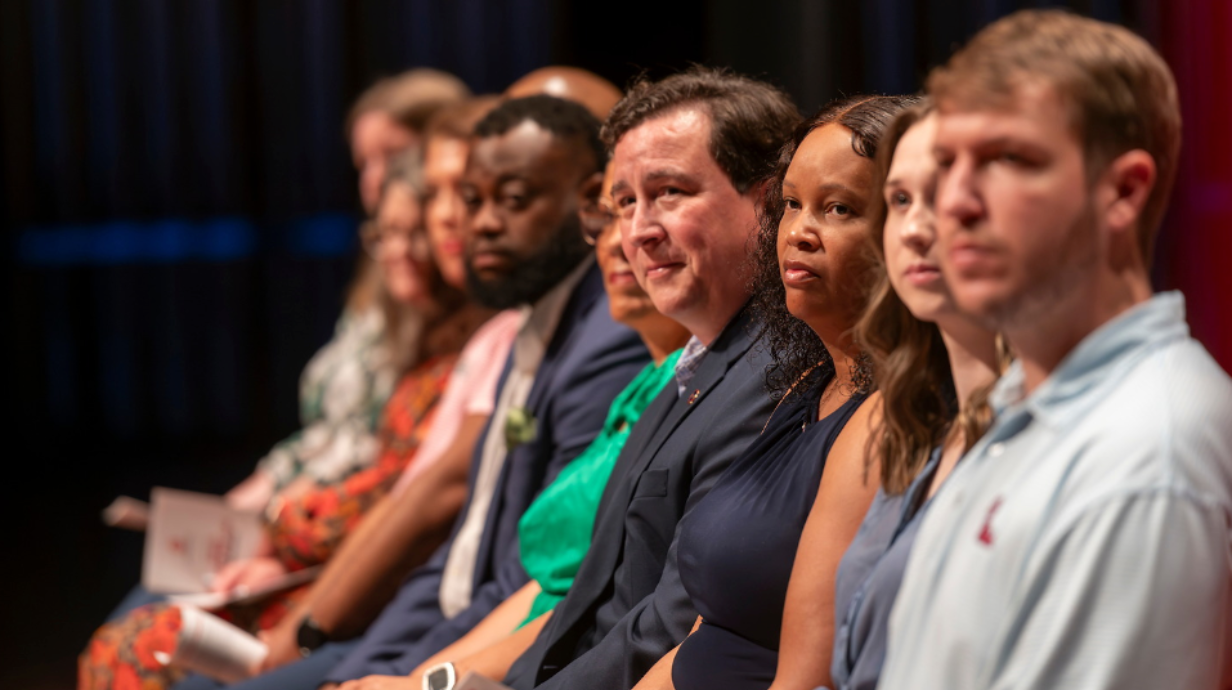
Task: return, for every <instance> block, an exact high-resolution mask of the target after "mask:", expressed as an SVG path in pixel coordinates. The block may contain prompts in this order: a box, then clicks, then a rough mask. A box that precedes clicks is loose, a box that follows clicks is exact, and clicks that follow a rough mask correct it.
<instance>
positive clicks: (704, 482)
mask: <svg viewBox="0 0 1232 690" xmlns="http://www.w3.org/2000/svg"><path fill="white" fill-rule="evenodd" d="M747 312H748V309H747V307H746V309H745V310H744V311H742V312H741V313H740V314H738V315H737V316H736V318H734V319H733V320H732V322H731V323H729V324H728V325H727V328H726V329H724V331H723V333H722V334H721V335H720V336H719V337H718V338H717V339H715V342H714V343H713V344H712V345H711V347H710V351H709V352H708V353H707V354H706V357H705V359H703V360H702V363H701V366H700V367H699V368H698V370H697V372H696V373H695V374H694V376H693V379H692V380H691V381H690V382H689V386H688V390H686V391H685V394H684V395H683V396H681V395H678V394H677V387H676V386H674V385H668V386H667V387H666V388H665V389H664V390H663V392H662V393H661V394H660V395H659V396H658V397H657V398H655V400H654V401H653V402H652V403H651V404H650V406H649V407H647V409H646V411H645V412H644V413H643V414H642V416H641V418H640V419H639V420H638V422H637V425H636V426H634V427H633V431H632V432H631V433H630V436H629V440H628V441H627V442H626V443H625V447H624V449H623V450H622V451H621V454H620V457H619V458H618V459H617V461H616V466H615V468H614V469H613V471H612V477H611V479H610V480H609V482H608V485H607V488H606V490H605V491H604V494H603V499H602V501H601V503H600V505H599V512H598V515H597V516H596V519H595V531H594V539H593V541H592V545H591V548H590V551H589V552H588V553H587V555H586V558H585V560H584V561H583V562H582V565H581V568H580V569H579V571H578V574H577V577H576V578H575V579H574V582H573V587H572V588H571V589H570V590H569V594H568V595H567V596H566V597H565V599H564V600H563V601H561V602H560V603H559V604H557V605H556V609H555V610H554V611H553V613H552V617H551V618H550V619H549V620H548V622H547V624H546V625H545V626H544V629H543V630H542V631H541V632H540V634H539V637H538V638H537V639H536V640H535V643H534V644H533V645H532V646H531V648H530V649H529V650H528V651H527V652H526V653H525V654H524V655H522V657H521V658H519V659H518V660H517V662H515V664H514V666H513V668H512V669H511V670H510V673H509V676H508V677H507V678H506V679H505V683H506V684H508V685H511V686H512V687H514V688H516V689H518V690H529V688H532V687H536V686H542V687H551V688H587V690H594V689H607V688H611V689H612V690H628V688H631V687H633V685H634V684H636V683H637V681H638V680H639V679H640V678H641V677H642V676H643V675H645V673H646V671H648V670H649V669H650V667H651V666H652V665H654V663H655V662H656V661H658V660H659V658H660V657H662V656H663V655H664V654H666V653H667V652H668V651H669V650H671V648H672V647H675V646H676V645H677V644H679V643H680V641H681V640H683V639H684V638H685V636H686V635H688V633H689V630H690V629H691V628H692V626H693V622H694V620H696V618H697V612H696V610H695V609H694V608H693V604H692V603H691V602H690V600H689V595H688V593H687V592H685V590H684V586H683V585H682V584H681V582H680V573H679V571H678V570H677V566H676V526H677V524H678V523H679V522H680V520H681V518H682V517H683V516H684V515H685V514H686V513H687V512H688V511H689V510H691V509H692V508H693V506H694V505H696V504H697V502H698V501H699V500H701V498H702V497H703V496H705V495H706V493H707V492H709V491H710V489H711V487H713V486H714V483H715V481H716V480H717V479H718V477H719V475H721V474H722V473H723V471H724V470H725V469H726V468H727V466H728V465H729V464H730V463H731V462H732V460H734V459H735V458H737V457H739V456H740V454H741V453H743V452H744V449H745V447H746V446H748V445H749V443H750V442H751V441H752V440H753V439H754V438H756V437H757V435H758V434H759V433H760V432H761V429H762V427H763V426H764V425H765V422H766V420H767V419H768V418H769V416H770V412H771V411H772V410H773V407H774V406H773V402H772V401H771V399H770V396H769V395H768V394H767V392H766V388H765V370H766V366H767V364H768V363H769V357H768V356H767V355H766V354H765V353H764V352H763V351H761V349H760V348H756V347H754V346H753V331H754V330H755V329H756V327H757V326H756V324H755V323H753V322H752V321H751V319H750V317H749V314H748V313H747Z"/></svg>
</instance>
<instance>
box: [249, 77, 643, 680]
mask: <svg viewBox="0 0 1232 690" xmlns="http://www.w3.org/2000/svg"><path fill="white" fill-rule="evenodd" d="M598 127H599V123H598V121H597V120H595V119H594V116H592V115H590V114H589V113H588V112H587V111H586V110H585V109H584V108H582V107H581V106H579V105H577V104H575V103H572V102H568V101H563V100H561V99H557V98H552V97H550V96H532V97H528V98H522V99H515V100H512V101H507V102H506V103H504V104H502V105H501V106H499V107H497V108H496V109H495V110H493V111H492V112H491V113H489V114H488V116H487V117H485V118H484V119H483V120H482V121H480V123H479V124H478V125H477V126H476V129H475V133H476V134H475V140H474V142H473V143H472V149H471V154H470V158H469V160H468V164H467V172H466V177H465V179H464V185H463V187H464V191H463V194H464V196H465V197H466V203H467V207H468V216H469V223H470V226H471V228H470V237H469V239H468V247H467V260H468V261H467V262H468V273H469V275H468V279H469V282H470V284H471V288H472V290H473V292H474V294H476V295H477V296H478V297H479V298H481V299H482V300H483V301H484V302H485V303H489V304H491V306H493V307H497V308H505V307H510V306H514V305H517V304H522V305H529V315H528V324H530V325H528V327H525V328H524V329H523V330H522V331H519V335H518V340H517V341H515V345H514V350H515V351H516V350H518V348H519V347H520V346H524V345H525V344H527V343H530V342H531V341H535V340H537V341H538V345H537V346H542V347H543V348H544V350H543V356H542V360H541V362H540V363H539V365H538V369H537V370H536V371H535V373H534V380H533V383H532V384H531V386H530V391H529V394H528V395H527V398H526V402H525V405H520V407H524V408H525V409H526V410H527V411H528V412H529V413H530V417H531V418H532V419H533V420H534V421H533V426H532V428H533V432H531V433H529V434H527V437H528V438H524V439H517V440H511V441H510V443H511V444H513V445H512V447H511V448H509V449H508V452H507V454H506V455H505V458H504V462H503V464H502V466H501V469H500V472H499V475H498V478H497V481H496V486H495V491H494V492H493V494H492V498H491V502H490V504H489V507H488V509H487V511H486V515H480V518H481V521H482V524H483V530H482V534H481V537H480V539H479V547H478V551H477V553H476V554H475V563H474V567H473V570H472V571H471V580H470V585H471V586H470V597H469V602H470V603H469V606H467V607H466V608H464V609H462V610H461V612H459V613H456V615H454V616H452V617H446V615H445V613H444V612H443V611H442V605H441V583H442V576H443V574H444V572H445V569H446V564H447V563H448V561H449V558H450V552H451V548H452V547H453V545H454V542H455V540H456V539H457V534H458V529H459V527H460V526H461V524H462V523H463V521H464V520H465V519H466V515H467V513H468V509H470V508H471V503H472V502H473V501H474V499H475V494H474V485H473V484H472V487H471V494H470V496H468V499H467V505H466V506H465V507H464V508H463V511H462V515H461V516H460V517H459V519H458V523H457V524H455V528H454V535H453V536H451V537H450V539H449V541H447V542H446V543H445V544H444V545H443V546H442V547H441V548H440V549H439V550H438V551H437V553H436V554H435V555H434V556H433V557H432V559H431V560H430V561H429V562H428V563H427V564H426V565H425V566H424V567H423V568H420V569H419V570H417V571H415V572H414V573H413V574H412V575H411V576H410V577H409V578H408V579H407V581H406V582H405V583H404V584H403V586H402V588H401V589H400V590H399V592H398V594H397V596H396V597H395V598H394V600H393V601H392V602H391V603H390V604H389V605H388V606H387V607H386V608H385V610H384V611H383V612H382V613H381V615H380V617H378V618H377V620H376V621H375V622H374V623H373V624H372V626H371V627H370V628H369V629H368V632H367V633H366V634H365V635H364V637H363V639H362V640H361V641H360V642H359V643H358V645H355V644H353V643H352V644H347V643H343V644H326V645H325V646H323V647H321V648H320V649H318V650H316V651H315V652H314V653H313V654H312V655H311V656H309V657H308V658H306V659H305V660H304V661H301V662H297V663H295V664H291V665H289V666H286V667H283V668H280V669H276V670H274V671H272V672H270V673H268V674H266V675H264V676H261V677H258V678H255V679H253V680H251V681H248V682H246V683H243V684H241V685H239V686H234V687H239V688H245V689H248V690H257V689H265V688H269V689H273V688H279V689H283V688H291V689H301V688H302V689H303V690H311V689H315V688H317V687H318V686H319V685H321V684H322V683H337V682H342V681H345V680H350V679H354V678H360V677H363V676H367V675H372V674H386V675H405V674H406V673H409V672H410V671H411V670H412V669H413V668H414V667H415V666H417V665H418V664H419V663H420V662H422V661H423V660H424V659H426V658H427V657H428V656H430V655H431V654H433V653H435V652H437V651H439V650H440V649H441V648H443V647H445V646H446V645H448V644H449V643H451V642H453V641H454V640H456V639H458V638H459V637H461V636H462V635H463V634H465V633H466V632H467V631H468V630H470V628H471V627H472V626H473V625H474V624H475V623H477V622H478V621H479V620H481V619H482V618H483V617H484V616H486V615H487V614H488V613H489V612H490V611H491V610H492V609H493V608H495V607H496V605H497V604H499V603H500V602H501V601H503V600H504V599H505V598H506V597H508V596H509V595H511V594H512V593H513V592H515V591H517V590H518V589H519V588H520V587H521V586H522V585H524V584H525V583H526V581H527V579H528V578H527V575H526V573H525V572H523V571H522V569H521V566H520V563H519V559H518V543H517V523H518V519H519V518H520V517H521V515H522V512H523V511H525V509H526V507H527V506H528V505H529V504H530V502H531V500H532V499H533V498H534V496H535V495H536V494H538V493H539V491H540V490H542V488H543V487H544V486H546V485H547V484H548V483H549V482H550V481H551V480H552V479H553V478H554V477H555V475H556V474H557V473H558V472H559V471H560V470H561V468H562V467H564V465H566V464H567V463H568V462H570V461H572V460H573V459H574V458H575V457H576V456H577V455H578V454H579V453H580V452H581V451H582V450H583V449H584V448H585V447H586V446H587V445H589V443H590V442H591V440H593V439H594V437H595V436H596V435H597V434H598V432H599V430H600V429H601V427H602V424H603V421H604V419H605V417H606V415H607V411H608V407H609V406H610V404H611V402H612V400H613V399H614V398H615V397H616V395H617V394H618V393H619V392H620V391H621V390H623V389H624V387H625V386H626V385H627V384H628V383H629V381H631V380H632V379H633V377H634V376H635V375H636V374H637V373H638V372H639V371H640V370H641V369H642V368H643V367H644V366H645V365H646V363H647V362H648V361H649V354H648V353H647V351H646V348H645V345H644V344H643V343H642V341H641V339H640V338H639V337H638V336H637V334H636V333H635V332H634V331H632V330H630V329H628V328H626V327H624V326H621V325H619V324H617V323H615V322H614V321H612V318H611V315H610V313H609V310H608V305H607V296H606V295H605V294H604V290H603V281H602V276H601V275H600V273H599V271H598V269H597V267H596V266H595V265H594V261H593V259H592V258H591V257H590V255H589V252H590V250H589V247H587V246H586V245H585V244H584V242H583V240H582V234H581V228H580V223H579V220H578V215H577V211H578V204H579V203H583V202H585V201H586V200H587V198H593V197H595V196H597V194H598V190H599V187H600V184H601V182H602V170H603V168H604V165H605V163H606V152H605V150H604V148H603V146H602V144H601V143H600V142H599V139H598ZM528 330H530V331H534V333H533V334H532V333H529V332H528ZM515 356H516V352H515V354H514V355H511V356H510V361H509V362H507V363H506V367H505V373H504V375H503V377H502V382H501V386H500V387H501V389H503V388H504V387H505V386H506V385H507V384H508V383H509V381H510V377H511V371H510V370H511V367H512V363H513V359H514V357H515ZM494 416H495V415H494ZM507 428H508V427H506V428H499V429H498V428H491V427H489V428H488V429H486V430H485V431H484V433H483V435H482V436H481V437H480V440H479V442H478V443H477V444H476V451H475V458H474V460H473V463H472V478H474V477H475V475H476V474H477V472H478V470H479V467H480V465H481V463H482V459H483V458H482V454H483V449H484V446H485V445H486V439H487V438H488V436H489V435H491V434H498V433H499V434H506V435H507V438H509V434H508V432H507ZM472 481H473V479H472Z"/></svg>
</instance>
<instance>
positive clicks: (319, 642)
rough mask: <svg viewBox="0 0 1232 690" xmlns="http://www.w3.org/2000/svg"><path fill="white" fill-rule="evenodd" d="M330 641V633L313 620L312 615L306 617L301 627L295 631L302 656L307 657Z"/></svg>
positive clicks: (296, 642)
mask: <svg viewBox="0 0 1232 690" xmlns="http://www.w3.org/2000/svg"><path fill="white" fill-rule="evenodd" d="M326 642H329V635H328V634H327V633H326V632H325V631H324V630H322V629H321V626H319V625H317V622H316V621H314V620H312V616H306V617H304V620H303V621H301V622H300V624H299V629H298V630H296V631H295V644H296V646H298V647H299V653H300V655H301V656H304V657H307V656H309V655H311V654H312V653H313V652H315V651H317V650H318V649H320V648H321V647H322V646H324V645H325V643H326Z"/></svg>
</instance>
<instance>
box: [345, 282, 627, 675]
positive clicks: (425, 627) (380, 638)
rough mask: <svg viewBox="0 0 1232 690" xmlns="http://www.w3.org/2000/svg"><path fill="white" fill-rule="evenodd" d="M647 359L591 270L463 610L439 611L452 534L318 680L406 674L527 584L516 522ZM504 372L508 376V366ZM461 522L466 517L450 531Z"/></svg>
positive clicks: (560, 332)
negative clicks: (360, 638) (455, 612)
mask: <svg viewBox="0 0 1232 690" xmlns="http://www.w3.org/2000/svg"><path fill="white" fill-rule="evenodd" d="M511 356H512V355H511ZM649 361H650V356H649V353H647V351H646V346H645V344H644V343H643V342H642V340H641V338H640V337H638V335H637V333H635V332H634V331H632V330H630V329H629V328H626V327H625V326H622V325H620V324H617V323H616V322H614V321H613V320H612V317H611V314H610V313H609V311H608V300H607V295H606V294H605V293H604V291H603V278H602V275H601V274H600V272H599V269H598V268H597V267H592V268H591V269H590V270H589V271H587V272H586V274H585V277H583V278H582V280H581V282H580V283H579V284H578V286H577V287H576V288H575V289H574V291H573V294H572V296H571V297H570V299H569V302H568V303H567V305H566V306H565V310H564V312H563V314H562V316H561V319H560V323H559V325H558V326H557V328H556V332H555V333H554V334H553V336H552V339H551V341H550V342H549V344H548V347H547V350H546V352H545V353H544V357H543V361H542V362H541V363H540V365H539V369H538V371H537V372H536V374H535V381H534V384H533V385H532V386H531V391H530V395H529V397H528V398H527V405H526V406H527V408H529V409H530V410H531V412H532V414H533V415H534V416H535V419H536V424H537V431H536V436H535V438H534V439H533V440H532V441H529V442H527V443H524V444H521V445H519V446H517V447H515V448H513V449H512V450H510V451H509V453H508V455H507V456H506V458H505V464H504V466H503V468H502V469H501V474H500V478H499V479H498V482H497V486H496V492H495V494H494V496H493V498H492V505H491V507H490V508H489V511H488V516H487V521H486V523H485V525H484V531H483V536H482V539H481V541H480V546H479V553H478V555H477V558H476V563H475V574H474V581H473V585H474V587H473V592H472V597H471V605H470V607H469V608H467V609H465V610H464V611H462V612H461V613H459V614H458V615H457V616H455V617H454V618H451V619H446V618H445V617H444V614H442V613H441V607H440V585H441V575H442V572H443V570H444V568H445V560H446V558H447V557H448V554H449V548H450V546H451V545H452V544H453V537H452V536H451V537H450V539H449V541H447V542H446V543H445V544H444V545H443V546H442V547H441V548H440V549H439V550H438V551H437V552H436V553H435V554H434V555H433V556H432V558H431V559H430V560H429V561H428V563H427V564H425V565H424V566H423V567H422V568H420V569H418V570H416V571H415V572H413V573H412V574H411V575H410V576H409V577H408V578H407V580H406V582H404V583H403V585H402V588H401V589H400V590H399V592H398V594H397V595H396V596H395V598H394V599H393V601H391V602H390V603H389V605H388V606H386V608H385V610H384V611H383V612H382V613H381V615H380V616H379V617H378V618H377V620H376V621H374V622H373V624H372V626H371V627H370V628H369V629H368V632H367V633H365V635H364V639H363V641H362V642H361V643H360V645H359V647H358V648H356V649H355V650H354V651H352V652H351V653H350V654H349V655H348V656H347V657H346V658H345V659H344V660H343V661H342V662H341V663H339V664H338V665H337V666H335V667H334V669H333V670H331V671H330V672H329V673H328V674H326V678H325V679H324V681H333V682H341V681H344V680H351V679H354V678H361V677H363V676H367V675H372V674H383V675H406V674H407V673H410V672H411V671H412V670H414V669H415V667H416V666H418V665H419V664H420V663H421V662H423V661H424V660H425V659H427V658H428V657H429V656H431V655H432V654H435V653H436V652H438V651H440V650H441V649H443V648H444V647H446V646H448V645H449V644H450V643H452V642H454V641H455V640H457V639H458V638H460V637H462V636H463V635H464V634H466V633H467V632H468V631H469V630H470V629H471V628H472V627H473V626H474V625H475V624H476V623H478V622H479V621H480V620H482V619H483V617H484V616H486V615H487V614H488V613H490V612H491V611H492V609H494V608H496V606H497V605H498V604H500V602H502V601H504V600H505V599H506V598H507V597H509V596H510V595H511V594H513V593H514V592H516V591H517V590H518V589H519V588H521V587H522V585H524V584H526V582H527V580H528V577H527V575H526V573H525V572H524V571H523V570H522V566H521V561H520V558H519V553H518V542H517V529H518V520H519V519H520V518H521V516H522V513H523V512H525V510H526V508H527V506H529V505H530V503H531V501H532V500H533V499H534V497H535V496H536V495H537V494H538V493H539V492H540V491H541V490H542V489H543V488H544V487H545V486H547V484H548V483H549V482H550V481H551V480H552V479H553V478H555V476H556V474H557V473H558V472H560V470H561V468H563V467H564V466H565V465H566V464H568V463H569V462H571V461H572V460H573V459H574V458H576V457H577V456H578V455H579V454H580V453H581V452H582V450H584V449H585V448H586V446H588V445H589V444H590V442H591V441H592V440H594V438H595V436H596V435H598V433H599V431H600V429H601V428H602V426H603V422H604V419H605V418H606V417H607V412H608V408H609V407H610V406H611V403H612V400H613V399H615V397H616V395H617V394H619V393H620V391H621V390H623V389H624V388H625V386H626V385H628V383H629V382H630V381H632V380H633V378H634V377H635V376H636V375H637V374H638V372H640V371H641V370H642V368H643V367H645V366H646V364H647V363H648V362H649ZM505 367H506V373H507V372H508V368H509V363H508V361H507V362H506V365H505ZM502 385H503V377H502ZM489 433H500V432H499V431H498V430H493V429H490V428H489V429H485V430H484V432H483V435H482V436H481V437H480V440H479V441H478V443H477V444H476V446H475V455H474V458H473V460H472V466H471V476H472V477H473V476H475V473H476V471H477V467H478V463H479V459H480V457H481V456H482V452H483V451H482V449H483V445H484V439H485V438H486V437H487V434H489ZM469 503H470V497H469V496H468V497H467V504H468V505H469ZM465 514H466V510H465V509H464V510H463V511H462V514H461V515H460V516H459V518H458V520H457V522H455V524H454V530H455V532H456V530H457V529H458V528H459V527H460V525H461V523H462V520H463V516H465Z"/></svg>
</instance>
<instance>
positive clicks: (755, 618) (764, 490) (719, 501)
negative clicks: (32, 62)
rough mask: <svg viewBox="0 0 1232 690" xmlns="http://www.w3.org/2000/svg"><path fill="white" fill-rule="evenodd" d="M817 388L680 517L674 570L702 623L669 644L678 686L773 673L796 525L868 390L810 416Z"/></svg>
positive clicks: (746, 682)
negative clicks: (673, 647)
mask: <svg viewBox="0 0 1232 690" xmlns="http://www.w3.org/2000/svg"><path fill="white" fill-rule="evenodd" d="M823 388H824V387H823V386H821V385H820V384H816V385H814V387H813V391H812V392H811V393H808V394H805V395H802V396H799V397H798V398H797V399H796V400H794V401H791V402H787V403H784V404H783V405H781V406H780V407H779V409H778V410H776V411H775V413H774V415H773V416H772V417H771V418H770V422H769V424H768V426H767V427H766V430H765V431H764V432H763V433H762V434H761V436H759V437H758V439H757V440H756V441H754V442H753V444H752V445H750V446H749V449H748V450H747V451H745V453H744V455H743V456H742V457H741V458H740V459H738V460H736V461H735V462H733V463H732V465H731V466H730V467H729V468H728V469H727V471H726V472H725V473H724V474H723V476H722V477H721V478H720V479H719V481H718V482H717V483H716V484H715V487H714V489H712V490H711V491H710V493H709V494H707V495H706V497H705V498H704V499H702V500H701V501H700V502H699V503H698V504H697V506H696V507H695V508H694V510H692V511H690V512H689V513H688V514H687V515H686V516H685V518H684V519H683V520H682V521H681V525H680V538H679V542H678V543H679V547H678V548H679V564H680V577H681V580H682V582H683V584H684V587H685V589H686V590H687V591H688V593H689V596H690V598H691V599H692V600H693V605H694V607H696V609H697V611H698V613H700V614H701V616H702V620H703V622H702V625H701V627H699V628H698V629H697V631H696V632H694V633H693V634H692V635H690V636H689V637H688V639H686V640H685V641H684V643H683V644H682V645H681V646H680V649H679V650H678V651H677V653H676V659H675V661H674V662H673V664H672V681H673V683H674V684H675V686H676V690H718V689H727V688H731V689H733V690H745V689H749V690H753V689H757V690H765V688H767V687H769V685H770V683H771V682H772V681H773V680H774V673H775V669H776V666H777V664H778V648H779V630H780V628H781V627H782V623H783V604H784V602H785V601H786V599H787V583H788V581H789V580H790V579H791V568H792V564H793V563H794V562H795V559H796V548H797V546H798V545H799V543H800V534H801V532H802V531H803V530H804V523H805V521H806V520H807V518H808V514H809V511H810V510H811V509H812V506H813V501H814V500H815V499H816V498H817V486H818V484H819V483H820V482H821V472H822V469H823V468H824V467H825V461H826V456H827V455H828V454H829V452H830V447H831V446H832V445H834V441H835V439H836V438H837V437H838V435H839V432H841V431H842V430H843V427H844V426H846V424H847V420H849V419H850V418H851V415H852V414H853V413H854V412H855V411H856V409H857V408H859V406H860V405H861V404H862V403H863V402H864V399H865V398H866V397H867V396H866V395H864V394H862V393H857V394H856V395H853V396H852V398H851V399H850V400H848V401H847V402H846V403H844V404H843V405H842V406H841V407H840V408H839V409H837V410H835V411H834V412H833V413H831V414H829V415H827V416H826V418H825V419H822V420H820V421H814V420H815V419H816V417H817V406H818V403H819V401H820V394H821V390H822V389H823Z"/></svg>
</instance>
